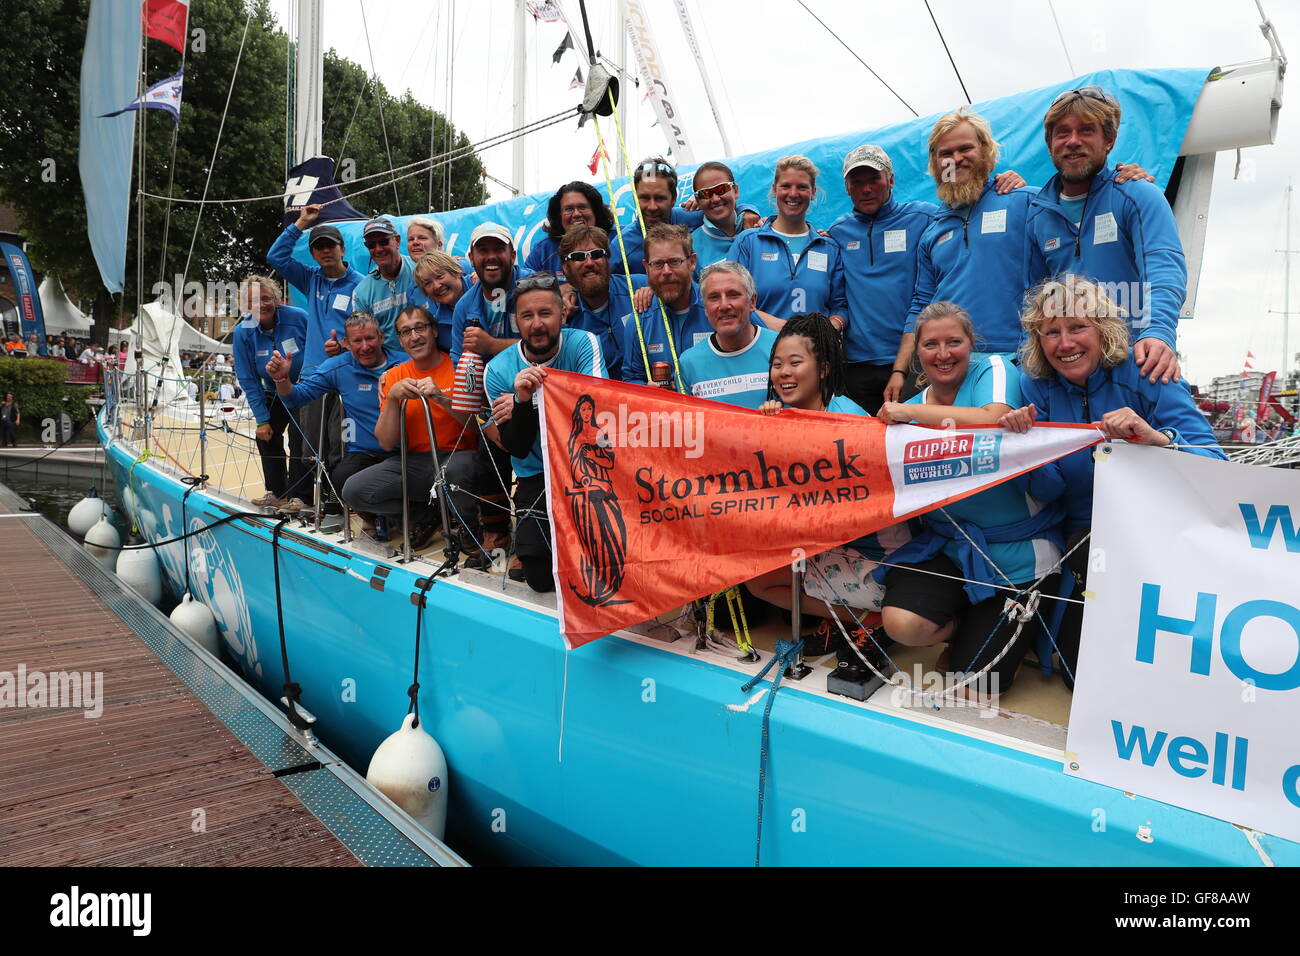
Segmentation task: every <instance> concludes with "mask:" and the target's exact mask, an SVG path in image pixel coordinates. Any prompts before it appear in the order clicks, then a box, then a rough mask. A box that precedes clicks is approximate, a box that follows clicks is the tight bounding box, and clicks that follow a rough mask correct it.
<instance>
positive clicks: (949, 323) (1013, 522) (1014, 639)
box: [876, 302, 1064, 698]
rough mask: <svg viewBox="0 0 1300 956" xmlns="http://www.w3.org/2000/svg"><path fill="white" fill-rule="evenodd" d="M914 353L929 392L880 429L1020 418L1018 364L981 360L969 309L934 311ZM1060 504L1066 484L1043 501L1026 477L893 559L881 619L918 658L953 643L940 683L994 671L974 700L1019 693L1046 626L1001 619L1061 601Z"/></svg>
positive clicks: (961, 505) (987, 494) (955, 514)
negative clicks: (1012, 611) (1022, 668)
mask: <svg viewBox="0 0 1300 956" xmlns="http://www.w3.org/2000/svg"><path fill="white" fill-rule="evenodd" d="M916 343H917V348H916V354H917V358H918V359H919V360H920V364H921V370H922V372H924V374H925V377H926V380H927V385H926V387H925V388H924V389H923V390H922V391H921V392H920V393H919V394H918V395H915V396H913V397H912V398H911V399H909V400H908V401H907V402H905V403H902V404H899V403H896V402H886V403H885V405H884V406H883V407H882V408H881V409H880V415H879V417H880V419H881V420H882V421H885V422H888V423H890V424H906V423H910V422H915V423H916V424H920V425H932V426H943V427H948V426H949V425H950V423H953V422H955V423H956V424H958V425H991V424H993V423H994V422H996V421H997V420H998V418H999V417H1001V416H1002V415H1004V414H1006V413H1007V412H1010V411H1011V410H1012V409H1014V408H1016V407H1017V406H1019V404H1020V372H1019V370H1018V369H1017V368H1016V366H1015V363H1014V362H1013V361H1012V360H1011V359H1010V358H1009V357H1007V356H1005V355H998V354H989V355H981V354H979V353H977V352H975V350H974V347H975V343H974V329H973V326H972V323H971V317H970V316H969V315H968V314H967V313H966V310H965V309H963V308H961V306H959V305H956V304H955V303H952V302H932V303H931V304H930V305H928V306H927V307H926V308H925V310H924V311H923V312H922V313H921V315H920V316H919V317H918V318H917V321H916ZM985 438H987V439H988V440H989V441H990V442H992V443H996V441H997V436H996V434H994V435H987V434H986V435H979V434H978V433H977V434H975V435H974V438H973V441H974V442H975V445H974V454H975V455H979V453H980V452H979V449H980V442H981V440H982V439H985ZM989 447H996V445H995V444H991V445H990V446H989ZM912 467H917V468H921V469H925V468H931V467H933V466H932V465H930V464H926V463H921V464H919V465H913V466H912ZM1061 493H1062V486H1061V483H1060V482H1059V481H1058V482H1057V483H1056V484H1055V486H1052V487H1050V488H1048V487H1043V488H1038V489H1033V488H1032V487H1031V485H1030V481H1029V479H1028V478H1027V477H1026V476H1024V475H1021V476H1018V477H1015V478H1012V479H1011V480H1009V481H1005V482H1003V483H1002V484H999V485H997V486H995V487H993V488H989V489H987V490H985V491H981V492H979V493H978V494H975V495H971V496H970V497H968V498H964V499H962V500H960V501H956V502H953V503H952V504H950V505H948V506H947V507H945V508H942V509H940V510H938V511H935V512H931V513H929V514H927V515H925V516H924V517H923V519H922V531H921V533H920V534H918V535H917V536H916V537H914V538H913V539H912V540H911V541H910V542H908V543H907V544H905V545H903V546H902V547H901V548H899V549H898V550H897V551H895V552H894V554H893V555H892V556H891V558H890V561H891V562H892V563H893V564H895V565H899V567H896V568H895V569H893V570H890V569H888V568H883V567H882V568H880V569H879V570H878V571H877V572H876V575H877V577H878V578H883V580H884V582H885V600H884V604H885V607H884V611H883V612H882V613H883V617H884V625H885V630H886V631H887V632H888V634H889V636H890V637H892V638H893V639H894V640H896V641H898V642H899V643H901V644H906V645H909V646H913V647H925V646H929V645H933V644H937V643H939V642H941V641H947V642H948V654H947V658H948V665H947V666H943V665H941V666H939V667H938V668H937V669H938V670H940V671H944V670H949V669H951V670H952V671H954V672H957V673H969V672H978V671H983V670H985V668H987V669H988V671H987V673H988V681H987V682H984V683H981V684H977V685H976V686H975V688H974V691H973V692H972V696H973V694H974V693H976V692H977V693H978V694H979V695H980V697H981V698H985V697H994V696H996V695H997V694H999V693H1001V692H1002V691H1005V690H1006V689H1007V688H1009V687H1010V686H1011V683H1012V681H1013V680H1014V679H1015V676H1016V669H1017V668H1018V667H1019V665H1020V662H1021V660H1022V659H1023V658H1024V656H1025V653H1026V652H1027V651H1028V649H1029V647H1030V646H1031V645H1032V644H1033V642H1034V639H1035V638H1036V636H1037V634H1038V632H1039V630H1040V627H1041V625H1040V623H1039V621H1037V620H1035V621H1032V622H1030V623H1028V624H1026V625H1025V626H1024V627H1022V628H1019V629H1018V631H1017V627H1016V624H1015V622H1013V621H1010V620H1008V619H1007V618H1006V615H1005V614H1004V613H1003V608H1004V606H1005V603H1006V602H1005V598H1007V597H1012V596H1014V595H1015V594H1017V593H1022V592H1026V591H1028V590H1030V589H1031V588H1032V587H1034V586H1037V588H1038V589H1040V590H1041V591H1043V592H1045V593H1046V594H1049V595H1050V594H1055V593H1057V592H1058V590H1059V588H1058V583H1059V581H1060V575H1059V573H1058V572H1057V571H1056V565H1057V562H1058V561H1059V560H1060V557H1061V554H1062V547H1063V544H1064V541H1063V539H1062V535H1061V518H1062V512H1061V509H1060V507H1059V505H1055V504H1052V502H1054V501H1055V500H1056V499H1057V498H1059V497H1060V496H1061ZM1040 581H1041V584H1039V583H1037V582H1040ZM998 587H1009V588H1013V589H1014V590H1012V591H999V590H997V588H998ZM1008 645H1009V646H1008ZM1004 648H1006V649H1007V650H1006V653H1005V654H1004V655H1003V654H1002V652H1003V649H1004ZM999 655H1002V656H1001V659H1000V660H999V659H998V658H999Z"/></svg>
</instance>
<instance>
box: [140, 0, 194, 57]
mask: <svg viewBox="0 0 1300 956" xmlns="http://www.w3.org/2000/svg"><path fill="white" fill-rule="evenodd" d="M189 13H190V0H144V3H142V4H141V5H140V21H141V23H143V24H144V35H145V36H147V37H153V38H154V39H155V40H162V42H163V43H166V44H167V45H168V46H172V47H175V48H176V52H178V53H184V52H185V24H186V21H187V20H188V19H189Z"/></svg>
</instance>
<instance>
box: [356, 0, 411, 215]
mask: <svg viewBox="0 0 1300 956" xmlns="http://www.w3.org/2000/svg"><path fill="white" fill-rule="evenodd" d="M361 29H362V31H363V32H364V33H365V35H366V52H367V53H369V54H370V72H371V73H375V74H378V72H379V71H378V70H376V69H375V51H374V49H373V48H372V47H371V46H370V24H369V22H368V21H367V20H366V4H365V0H362V2H361ZM375 104H376V105H377V106H378V107H379V128H380V130H381V131H382V132H383V134H384V153H385V154H386V155H387V157H388V165H389V166H390V167H391V166H392V165H393V151H392V150H391V149H389V147H388V123H387V122H386V121H385V120H384V95H383V92H382V91H379V95H377V96H376V97H375ZM393 205H394V206H395V207H396V209H397V214H398V215H399V216H400V215H401V214H402V200H401V199H400V198H399V197H398V195H397V180H396V179H394V180H393Z"/></svg>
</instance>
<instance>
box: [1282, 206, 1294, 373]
mask: <svg viewBox="0 0 1300 956" xmlns="http://www.w3.org/2000/svg"><path fill="white" fill-rule="evenodd" d="M1282 253H1283V256H1284V258H1283V260H1282V262H1283V263H1284V266H1283V269H1282V276H1283V278H1282V387H1283V388H1288V387H1289V386H1290V378H1291V347H1290V344H1289V342H1288V338H1289V336H1288V333H1289V332H1290V331H1291V256H1292V249H1291V183H1290V181H1289V180H1288V181H1287V184H1286V246H1285V248H1283V250H1282Z"/></svg>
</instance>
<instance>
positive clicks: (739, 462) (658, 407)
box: [541, 369, 1102, 647]
mask: <svg viewBox="0 0 1300 956" xmlns="http://www.w3.org/2000/svg"><path fill="white" fill-rule="evenodd" d="M541 395H542V401H541V412H542V446H543V449H542V460H543V463H544V466H545V469H546V496H547V510H548V512H549V513H550V518H551V534H552V541H553V553H554V569H555V591H556V596H557V600H558V607H559V612H560V632H561V634H562V635H563V637H564V639H565V643H566V644H568V646H570V647H577V646H579V645H581V644H585V643H587V642H588V641H591V640H594V639H596V638H598V637H602V636H604V635H605V634H609V633H611V632H613V631H616V630H618V629H619V628H622V627H627V626H629V625H632V624H638V623H640V622H642V621H645V620H648V619H650V618H652V617H654V616H656V615H658V614H662V613H664V612H666V611H670V610H672V609H674V608H677V607H680V606H682V605H683V604H685V603H687V602H689V601H692V600H694V599H695V598H698V597H703V596H705V595H708V594H714V593H716V592H718V591H721V590H724V589H725V588H728V587H731V586H732V585H735V584H739V583H740V582H742V581H747V580H749V579H751V578H753V577H756V576H757V575H759V574H763V573H765V572H767V571H771V570H774V569H776V568H779V567H785V566H788V565H789V564H790V563H791V561H792V560H794V559H796V558H799V557H804V556H811V555H815V554H820V553H821V552H823V551H826V550H828V549H830V548H833V547H837V546H839V545H841V544H844V543H845V542H847V541H852V540H854V539H856V538H860V537H862V536H864V535H867V534H870V533H872V532H875V531H879V530H880V529H882V528H886V527H888V526H890V525H893V524H897V523H898V522H900V521H904V520H906V519H907V518H910V517H913V516H914V515H918V514H921V513H923V512H925V511H930V510H932V509H934V508H937V507H939V506H940V505H945V504H948V503H949V502H952V501H957V500H959V499H961V498H965V497H968V496H969V495H972V494H975V493H976V492H979V491H982V490H984V489H985V488H989V487H991V486H993V485H996V484H999V483H1001V482H1003V481H1007V480H1009V479H1011V478H1014V477H1015V476H1017V475H1020V474H1023V473H1024V472H1026V471H1028V470H1030V469H1031V468H1036V467H1038V466H1039V465H1041V464H1044V463H1046V462H1049V461H1052V460H1054V459H1056V458H1060V457H1061V456H1063V455H1068V454H1070V453H1071V452H1074V451H1078V450H1079V449H1081V448H1086V447H1088V446H1090V445H1095V444H1097V443H1098V442H1100V441H1101V440H1102V437H1101V434H1100V433H1099V432H1098V431H1097V430H1096V429H1095V428H1093V427H1092V426H1091V425H1044V426H1038V427H1035V428H1033V429H1031V430H1030V432H1029V433H1028V434H1025V435H1016V434H1013V433H1010V432H1004V431H1003V430H1002V429H1000V428H996V427H993V426H973V427H961V428H948V429H938V428H927V427H921V426H915V425H890V426H886V425H885V424H884V423H883V422H881V421H880V420H879V419H876V418H867V417H864V416H859V415H834V414H829V413H826V412H807V411H801V410H798V409H789V408H788V409H784V410H782V411H781V412H780V413H779V414H777V415H774V416H767V415H763V414H761V413H759V412H756V411H752V410H750V409H747V408H740V407H737V406H734V405H727V404H724V403H722V402H712V401H708V400H706V399H701V398H695V397H694V396H689V395H680V394H678V393H676V392H666V391H664V390H662V389H659V388H652V387H648V386H641V385H627V384H624V383H622V382H614V381H609V380H607V379H600V378H591V377H590V376H587V375H579V374H577V373H573V372H562V371H557V370H555V369H550V370H548V371H547V378H546V384H545V385H544V386H543V387H542V390H541Z"/></svg>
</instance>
